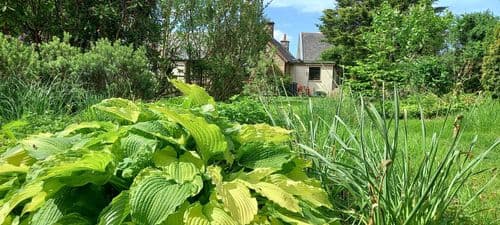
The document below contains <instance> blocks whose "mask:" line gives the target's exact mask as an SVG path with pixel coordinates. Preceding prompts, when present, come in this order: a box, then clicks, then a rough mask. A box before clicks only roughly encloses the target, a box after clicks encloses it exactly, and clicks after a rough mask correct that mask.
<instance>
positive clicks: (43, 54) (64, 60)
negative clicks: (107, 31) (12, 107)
mask: <svg viewBox="0 0 500 225" xmlns="http://www.w3.org/2000/svg"><path fill="white" fill-rule="evenodd" d="M70 38H71V37H70V36H69V35H67V34H65V36H64V39H63V40H62V41H61V40H60V39H59V38H58V37H53V39H52V41H50V42H47V43H42V44H41V45H40V52H39V56H40V70H39V72H38V74H39V76H40V77H41V78H42V80H43V81H45V82H50V81H53V80H67V79H71V80H73V81H76V82H74V83H79V82H78V81H79V80H78V79H79V77H75V76H71V75H72V74H71V73H72V71H73V65H74V63H75V60H76V58H78V57H79V56H81V55H82V54H83V53H81V52H80V49H79V48H77V47H73V46H71V45H70V44H69V39H70Z"/></svg>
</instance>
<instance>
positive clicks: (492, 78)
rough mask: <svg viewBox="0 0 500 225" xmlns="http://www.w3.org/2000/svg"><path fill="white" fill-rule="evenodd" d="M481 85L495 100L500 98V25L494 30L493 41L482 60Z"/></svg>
mask: <svg viewBox="0 0 500 225" xmlns="http://www.w3.org/2000/svg"><path fill="white" fill-rule="evenodd" d="M482 72H483V74H482V77H481V84H482V86H483V88H484V90H486V91H489V92H491V93H492V95H493V96H494V97H496V98H498V97H500V25H498V26H496V28H495V35H494V40H493V41H492V43H491V45H490V46H489V48H488V51H487V53H486V56H485V57H484V58H483V65H482Z"/></svg>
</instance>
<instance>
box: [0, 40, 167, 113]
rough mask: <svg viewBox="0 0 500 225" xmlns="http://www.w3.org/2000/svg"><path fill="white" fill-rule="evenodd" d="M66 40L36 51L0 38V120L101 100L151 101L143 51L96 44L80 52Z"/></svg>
mask: <svg viewBox="0 0 500 225" xmlns="http://www.w3.org/2000/svg"><path fill="white" fill-rule="evenodd" d="M69 39H70V36H69V35H66V36H65V37H64V38H63V40H61V39H59V38H57V37H55V38H53V40H52V41H50V42H47V43H43V44H41V45H39V46H38V51H36V50H35V48H34V47H33V46H27V45H25V44H23V43H22V42H21V41H19V40H17V39H14V38H11V37H7V36H4V35H2V34H0V44H1V46H0V79H1V80H2V82H1V83H0V117H2V118H3V119H8V120H15V119H19V118H21V117H22V116H23V115H24V114H28V113H37V114H45V112H46V111H52V112H54V113H62V114H68V113H74V112H77V111H79V110H82V109H84V108H86V107H88V106H89V105H91V104H94V103H96V102H98V101H99V100H100V99H104V98H106V97H127V98H141V99H152V98H154V97H155V93H156V91H157V90H158V88H157V86H158V84H157V83H158V82H157V79H156V78H155V77H154V74H153V73H152V72H151V71H150V64H149V61H148V58H147V56H146V52H145V49H143V48H138V49H134V48H133V47H132V46H125V45H121V44H120V43H119V42H115V43H111V42H110V41H107V40H100V41H98V42H97V43H95V45H94V46H93V47H92V49H90V50H89V51H87V52H82V51H81V50H80V49H78V48H76V47H74V46H71V45H70V44H69Z"/></svg>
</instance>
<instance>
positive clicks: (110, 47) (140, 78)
mask: <svg viewBox="0 0 500 225" xmlns="http://www.w3.org/2000/svg"><path fill="white" fill-rule="evenodd" d="M72 73H73V74H74V76H75V77H78V78H79V79H80V80H82V81H83V83H84V85H85V88H86V89H89V90H93V91H95V92H97V93H100V94H105V95H106V96H113V97H127V98H133V99H135V98H141V99H149V98H153V97H154V94H155V92H156V90H157V85H156V80H155V79H154V76H153V73H152V72H151V71H150V68H149V61H148V58H147V56H146V50H145V49H144V48H138V49H134V48H133V47H132V46H124V45H121V44H120V43H119V42H114V43H111V42H110V41H108V40H106V39H103V40H99V41H97V42H96V43H95V44H94V45H93V46H92V48H91V49H90V50H89V51H88V52H86V53H84V54H82V55H80V56H79V57H77V58H76V59H75V61H74V62H73V68H72Z"/></svg>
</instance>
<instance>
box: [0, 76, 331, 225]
mask: <svg viewBox="0 0 500 225" xmlns="http://www.w3.org/2000/svg"><path fill="white" fill-rule="evenodd" d="M174 84H175V85H176V87H177V88H178V89H180V91H181V92H183V93H184V94H185V100H184V102H183V103H182V105H179V106H176V107H175V106H172V105H169V106H165V105H163V104H161V103H152V104H139V105H137V104H134V103H133V102H131V101H128V100H125V99H118V98H113V99H107V100H104V101H102V102H101V103H99V104H97V105H95V106H93V110H95V111H96V112H98V113H100V114H105V115H106V116H107V117H108V118H110V119H111V121H90V122H83V123H79V124H73V125H70V126H68V127H66V129H64V130H63V131H60V132H57V133H45V134H40V135H35V136H31V137H29V138H27V139H24V140H22V141H20V142H19V144H18V145H17V146H15V147H13V148H10V149H8V150H7V151H6V152H5V153H3V154H2V155H1V156H0V162H1V164H0V203H1V204H0V205H1V207H0V224H27V223H29V224H44V225H52V224H326V223H330V222H332V221H330V220H329V219H328V218H327V215H328V212H329V209H330V208H331V203H330V201H329V200H328V197H327V195H326V192H325V191H324V190H323V189H322V188H321V186H320V183H319V182H318V181H316V180H314V179H311V178H309V177H308V176H307V175H306V173H305V169H307V168H308V167H309V166H310V164H309V163H308V162H307V161H304V160H303V159H301V158H298V157H297V156H296V155H295V154H294V153H293V152H292V151H291V149H290V147H289V139H290V137H289V134H290V131H288V130H285V129H282V128H278V127H271V126H269V125H265V124H257V125H239V124H237V123H231V122H229V121H228V120H227V119H225V118H223V117H220V116H219V115H218V112H217V111H216V110H215V102H214V100H213V98H212V97H210V96H209V95H208V94H207V93H206V92H205V91H204V90H203V89H202V88H199V87H197V86H194V85H187V84H184V83H181V82H176V81H174Z"/></svg>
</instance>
